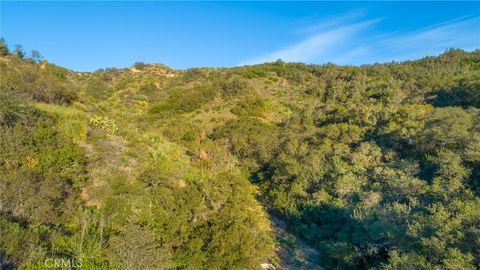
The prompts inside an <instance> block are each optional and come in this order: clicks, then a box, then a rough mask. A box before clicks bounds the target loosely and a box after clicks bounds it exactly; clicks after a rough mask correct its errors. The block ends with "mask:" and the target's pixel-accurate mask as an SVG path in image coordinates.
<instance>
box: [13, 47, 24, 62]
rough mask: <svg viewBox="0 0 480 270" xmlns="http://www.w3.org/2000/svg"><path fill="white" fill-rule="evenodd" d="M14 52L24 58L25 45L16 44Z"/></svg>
mask: <svg viewBox="0 0 480 270" xmlns="http://www.w3.org/2000/svg"><path fill="white" fill-rule="evenodd" d="M13 54H14V55H16V56H18V58H20V59H23V58H24V57H25V51H24V50H23V46H22V45H20V44H15V50H13Z"/></svg>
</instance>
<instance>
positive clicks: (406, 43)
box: [240, 14, 480, 65]
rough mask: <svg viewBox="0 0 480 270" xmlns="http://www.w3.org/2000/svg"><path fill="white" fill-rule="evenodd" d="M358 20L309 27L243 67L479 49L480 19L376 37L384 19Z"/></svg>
mask: <svg viewBox="0 0 480 270" xmlns="http://www.w3.org/2000/svg"><path fill="white" fill-rule="evenodd" d="M357 17H358V16H357ZM355 18H356V16H354V15H352V14H349V15H346V16H342V17H338V18H334V19H332V20H329V21H328V22H325V23H323V24H319V25H314V26H312V27H309V28H307V30H306V32H308V33H310V36H308V37H306V38H305V39H303V40H300V41H299V42H297V43H296V44H292V45H291V46H287V47H285V48H281V49H278V50H276V51H273V52H271V53H268V54H266V55H263V56H260V57H256V58H253V59H249V60H246V61H244V62H242V63H240V65H245V64H257V63H264V62H271V61H275V60H277V59H282V60H284V61H287V62H307V63H325V62H334V63H338V64H350V65H351V64H353V65H357V64H366V63H373V62H388V61H403V60H409V59H416V58H420V57H423V56H427V55H436V54H439V53H441V52H443V51H444V50H445V49H448V48H461V49H464V50H474V49H478V48H480V16H465V17H461V18H457V19H455V20H451V21H447V22H443V23H440V24H436V25H431V26H429V27H426V28H423V29H420V30H417V31H412V32H402V33H398V32H395V33H388V32H387V33H385V32H384V33H378V32H377V33H373V31H369V30H371V28H372V26H374V25H375V24H378V23H379V22H380V21H381V19H375V20H364V21H360V22H358V20H357V22H354V20H355ZM352 21H353V22H352Z"/></svg>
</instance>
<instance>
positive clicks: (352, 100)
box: [0, 45, 480, 269]
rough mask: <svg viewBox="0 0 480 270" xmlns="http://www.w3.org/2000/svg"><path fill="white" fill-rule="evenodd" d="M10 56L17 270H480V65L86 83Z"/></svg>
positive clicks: (5, 116) (227, 71)
mask: <svg viewBox="0 0 480 270" xmlns="http://www.w3.org/2000/svg"><path fill="white" fill-rule="evenodd" d="M2 46H3V47H2V48H1V50H0V53H1V55H2V56H1V58H0V70H1V84H0V87H1V88H0V236H1V241H0V264H1V265H2V267H3V268H5V269H15V268H20V269H43V268H48V267H47V266H46V262H47V261H48V260H49V261H48V262H49V263H52V262H53V261H54V259H62V258H63V259H67V260H69V261H68V262H70V263H71V264H72V265H71V267H73V266H74V265H73V264H75V263H77V264H79V263H80V264H81V267H82V268H84V269H262V267H261V264H264V265H265V264H272V265H273V266H275V267H276V268H277V269H279V268H288V269H313V267H315V266H314V265H313V264H316V265H317V266H316V267H318V269H321V267H323V268H324V269H476V268H477V267H479V265H480V211H478V209H479V208H480V52H479V51H478V50H477V51H474V52H464V51H461V50H449V51H447V52H445V53H444V54H442V55H440V56H437V57H427V58H424V59H420V60H417V61H409V62H403V63H386V64H372V65H365V66H361V67H353V66H337V65H334V64H326V65H305V64H301V63H284V62H282V61H277V62H274V63H266V64H262V65H255V66H244V67H235V68H215V69H213V68H195V69H188V70H174V69H171V68H168V67H166V66H164V65H159V64H143V63H137V64H135V65H134V66H133V67H132V68H127V69H115V68H109V69H101V70H98V71H96V72H82V73H80V72H74V71H71V70H67V69H65V68H62V67H58V66H55V65H53V64H50V63H48V62H47V61H38V60H37V59H30V58H27V57H24V56H23V55H18V54H15V53H10V52H8V50H7V49H6V47H5V46H4V45H2ZM304 251H306V252H307V253H308V254H313V255H311V256H313V257H315V258H308V256H309V255H308V254H307V255H305V254H302V252H304ZM304 255H305V256H307V258H305V256H304ZM317 257H318V258H317ZM62 262H63V261H62ZM320 266H321V267H320ZM67 268H68V267H67Z"/></svg>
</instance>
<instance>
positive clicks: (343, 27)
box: [240, 18, 379, 65]
mask: <svg viewBox="0 0 480 270" xmlns="http://www.w3.org/2000/svg"><path fill="white" fill-rule="evenodd" d="M347 19H348V20H349V18H346V20H347ZM334 21H336V22H339V19H335V20H334ZM378 21H379V20H378V19H375V20H367V21H363V22H357V23H351V24H342V23H340V22H339V24H337V25H332V22H325V24H323V25H322V24H319V25H316V26H315V29H317V30H318V29H320V30H322V31H320V32H318V33H316V34H313V35H311V36H309V37H307V38H305V39H304V40H302V41H300V42H298V43H296V44H293V45H291V46H288V47H285V48H281V49H279V50H276V51H274V52H272V53H269V54H266V55H263V56H260V57H256V58H253V59H249V60H246V61H244V62H242V63H240V65H248V64H258V63H264V62H271V61H275V60H277V59H282V60H284V61H287V62H309V61H311V60H313V59H316V58H319V57H321V56H324V55H327V54H328V53H329V52H331V51H332V50H333V49H335V48H336V46H338V45H339V44H343V43H346V42H348V41H349V40H351V39H352V38H353V37H354V36H355V35H357V34H358V33H359V32H361V31H362V30H363V29H365V28H367V27H369V26H371V25H373V24H375V23H377V22H378ZM330 26H331V27H330ZM307 31H312V29H308V30H307Z"/></svg>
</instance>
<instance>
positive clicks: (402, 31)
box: [0, 1, 480, 71]
mask: <svg viewBox="0 0 480 270" xmlns="http://www.w3.org/2000/svg"><path fill="white" fill-rule="evenodd" d="M0 6H1V19H0V22H1V28H0V33H1V35H2V36H3V37H4V38H5V39H6V41H7V43H8V44H9V45H10V46H11V47H13V44H17V43H19V44H22V45H23V46H24V48H25V49H26V50H31V49H37V50H39V51H40V52H41V53H42V55H43V56H44V57H45V58H46V59H47V60H49V61H50V62H52V63H55V64H58V65H61V66H65V67H67V68H70V69H73V70H77V71H93V70H96V69H98V68H105V67H128V66H131V65H132V64H133V63H134V62H136V61H143V62H146V63H163V64H165V65H168V66H170V67H173V68H177V69H184V68H190V67H206V66H208V67H231V66H237V65H245V64H256V63H262V62H268V61H275V60H277V59H282V60H284V61H288V62H291V61H293V62H305V63H315V64H323V63H327V62H333V63H337V64H342V65H360V64H365V63H374V62H388V61H392V60H395V61H402V60H410V59H417V58H421V57H423V56H427V55H437V54H440V53H442V52H443V51H445V49H447V48H461V49H464V50H469V51H470V50H474V49H476V48H480V3H479V2H237V3H234V2H5V1H1V2H0Z"/></svg>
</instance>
